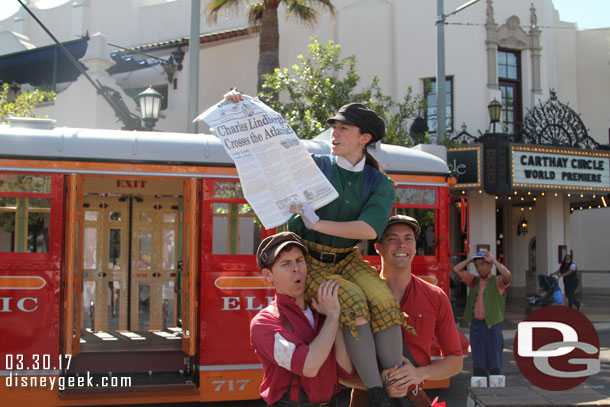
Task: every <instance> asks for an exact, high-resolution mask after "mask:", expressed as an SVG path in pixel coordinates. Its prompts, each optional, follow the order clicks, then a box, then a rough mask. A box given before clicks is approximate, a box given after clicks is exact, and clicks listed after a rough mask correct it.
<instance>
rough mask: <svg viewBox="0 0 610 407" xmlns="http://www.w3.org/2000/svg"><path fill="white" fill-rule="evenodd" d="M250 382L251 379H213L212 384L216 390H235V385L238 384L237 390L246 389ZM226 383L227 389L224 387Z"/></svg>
mask: <svg viewBox="0 0 610 407" xmlns="http://www.w3.org/2000/svg"><path fill="white" fill-rule="evenodd" d="M248 383H250V380H235V382H234V381H233V380H214V381H212V385H214V386H216V387H214V391H235V387H236V386H235V385H237V391H244V389H245V388H246V385H247V384H248ZM225 384H226V389H223V387H225Z"/></svg>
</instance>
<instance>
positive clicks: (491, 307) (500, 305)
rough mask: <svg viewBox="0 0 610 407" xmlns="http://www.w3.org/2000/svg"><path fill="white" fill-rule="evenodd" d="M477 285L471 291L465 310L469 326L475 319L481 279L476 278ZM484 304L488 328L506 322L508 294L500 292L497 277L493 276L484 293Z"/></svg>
mask: <svg viewBox="0 0 610 407" xmlns="http://www.w3.org/2000/svg"><path fill="white" fill-rule="evenodd" d="M476 279H477V284H476V285H475V286H474V287H472V288H471V289H470V294H468V299H467V300H466V308H465V309H464V320H465V321H466V322H468V323H469V324H470V323H472V319H473V317H474V305H475V303H476V301H477V297H478V296H479V287H480V282H481V279H480V278H479V277H476ZM483 304H484V306H485V322H486V323H487V326H488V327H492V326H493V325H496V324H499V323H500V322H502V321H504V308H505V305H506V292H505V293H504V294H500V292H499V291H498V283H497V282H496V276H491V278H490V279H489V282H488V283H487V285H486V286H485V291H484V292H483Z"/></svg>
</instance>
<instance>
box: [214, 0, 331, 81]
mask: <svg viewBox="0 0 610 407" xmlns="http://www.w3.org/2000/svg"><path fill="white" fill-rule="evenodd" d="M281 3H284V5H285V6H286V10H287V16H288V17H290V16H293V17H295V18H296V19H298V20H299V21H300V22H302V23H305V24H307V25H310V26H313V25H315V24H316V23H317V21H318V15H319V11H318V9H317V8H316V7H315V6H320V7H325V8H327V9H328V11H330V13H331V15H332V16H334V15H335V7H334V6H333V4H332V0H255V1H249V0H210V1H208V4H207V6H206V9H207V12H208V18H209V19H210V21H212V22H216V21H217V19H218V14H219V12H221V11H222V10H227V11H232V10H236V9H239V8H240V7H242V6H243V7H249V12H248V23H249V24H250V25H251V26H253V27H260V36H259V44H258V82H257V87H256V89H257V91H258V92H260V91H261V90H262V87H263V83H264V80H263V75H264V74H272V73H273V71H274V70H275V68H279V66H280V59H279V49H280V33H279V30H278V17H277V10H278V7H279V6H280V4H281Z"/></svg>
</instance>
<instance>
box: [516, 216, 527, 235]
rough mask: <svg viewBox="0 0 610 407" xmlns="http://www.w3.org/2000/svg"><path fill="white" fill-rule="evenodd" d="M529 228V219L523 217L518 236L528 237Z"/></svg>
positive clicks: (519, 224)
mask: <svg viewBox="0 0 610 407" xmlns="http://www.w3.org/2000/svg"><path fill="white" fill-rule="evenodd" d="M527 228H528V224H527V219H525V216H522V217H521V219H520V220H519V223H518V224H517V235H519V236H520V235H523V236H525V235H527Z"/></svg>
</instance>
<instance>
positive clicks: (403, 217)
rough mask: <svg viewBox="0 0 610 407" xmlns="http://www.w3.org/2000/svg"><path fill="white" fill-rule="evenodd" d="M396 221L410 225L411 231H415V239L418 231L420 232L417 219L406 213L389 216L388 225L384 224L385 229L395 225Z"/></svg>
mask: <svg viewBox="0 0 610 407" xmlns="http://www.w3.org/2000/svg"><path fill="white" fill-rule="evenodd" d="M397 223H402V224H405V225H407V226H410V227H411V229H413V233H415V238H416V239H417V238H418V237H419V233H420V232H421V228H420V226H419V222H418V221H417V219H415V218H412V217H410V216H407V215H394V216H392V217H390V220H389V221H388V226H386V230H387V229H388V228H389V227H390V226H391V225H395V224H397Z"/></svg>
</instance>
